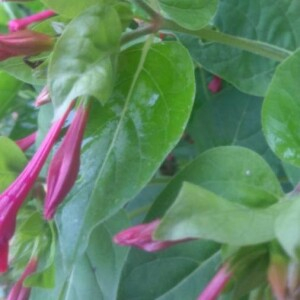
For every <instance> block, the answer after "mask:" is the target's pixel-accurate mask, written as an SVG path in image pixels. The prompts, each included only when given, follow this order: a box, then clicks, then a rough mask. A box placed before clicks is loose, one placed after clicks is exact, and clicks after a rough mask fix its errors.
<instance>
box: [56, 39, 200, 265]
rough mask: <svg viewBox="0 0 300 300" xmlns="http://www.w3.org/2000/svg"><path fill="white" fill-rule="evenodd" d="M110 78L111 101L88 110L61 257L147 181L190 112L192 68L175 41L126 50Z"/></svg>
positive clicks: (64, 213) (62, 226) (67, 208)
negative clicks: (113, 82)
mask: <svg viewBox="0 0 300 300" xmlns="http://www.w3.org/2000/svg"><path fill="white" fill-rule="evenodd" d="M117 74H118V76H119V78H118V80H117V82H116V86H115V90H114V93H113V95H112V98H111V99H110V101H108V102H107V103H106V105H105V106H104V107H102V106H98V105H96V103H95V105H94V107H93V108H92V109H91V115H90V123H89V124H88V127H87V135H86V139H85V141H84V147H83V153H82V164H81V171H80V177H79V180H78V182H77V184H76V185H75V187H74V189H73V190H72V191H71V193H70V195H69V197H68V199H69V201H68V203H67V204H66V205H65V206H64V207H63V209H62V211H61V215H60V218H59V220H58V221H59V227H60V231H61V234H60V238H61V247H62V252H63V254H64V255H65V256H66V257H65V258H66V260H70V259H71V260H72V256H73V255H74V252H76V251H77V250H78V249H77V248H78V247H79V246H80V247H81V248H85V245H86V242H87V239H88V236H89V233H90V231H91V229H92V228H93V227H94V226H95V225H96V224H98V223H99V222H101V221H103V220H104V219H106V218H107V217H109V216H110V215H112V214H113V213H115V212H116V211H117V210H118V209H119V208H120V207H122V206H123V205H124V204H125V203H126V202H128V201H129V200H130V199H132V198H133V197H134V196H135V195H136V194H137V193H138V192H139V191H140V190H141V189H142V188H143V187H144V186H145V184H146V183H147V182H148V181H149V180H150V179H151V177H152V175H153V174H154V172H155V171H156V170H157V168H158V167H159V165H160V163H161V161H162V160H163V159H164V157H165V156H166V155H167V154H168V152H169V151H170V150H171V149H172V148H173V147H174V146H175V145H176V143H177V142H178V140H179V139H180V137H181V135H182V132H183V130H184V128H185V125H186V123H187V121H188V118H189V115H190V112H191V109H192V105H193V98H194V88H195V86H194V72H193V64H192V61H191V59H190V57H189V55H188V53H187V51H186V50H185V48H184V47H183V46H181V45H180V44H179V43H177V42H170V43H160V44H151V43H146V44H145V45H144V46H141V45H138V46H135V47H133V48H130V49H128V50H126V51H125V52H124V53H122V54H121V56H120V61H119V70H118V72H117Z"/></svg>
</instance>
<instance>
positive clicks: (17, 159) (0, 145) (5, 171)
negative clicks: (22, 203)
mask: <svg viewBox="0 0 300 300" xmlns="http://www.w3.org/2000/svg"><path fill="white" fill-rule="evenodd" d="M26 162H27V159H26V156H25V155H24V153H23V152H22V150H21V149H20V148H19V147H18V146H17V145H16V144H15V143H14V142H13V141H11V140H10V139H8V138H7V137H4V136H1V137H0V191H3V190H4V189H5V188H6V187H7V186H8V185H9V184H10V183H11V182H12V181H13V180H14V179H15V178H16V177H17V175H18V174H19V173H20V171H21V170H22V169H23V167H24V166H25V164H26Z"/></svg>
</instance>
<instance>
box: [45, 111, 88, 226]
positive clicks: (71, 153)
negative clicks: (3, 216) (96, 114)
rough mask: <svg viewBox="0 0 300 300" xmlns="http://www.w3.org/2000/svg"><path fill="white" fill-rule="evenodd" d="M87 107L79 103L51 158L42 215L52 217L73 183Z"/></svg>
mask: <svg viewBox="0 0 300 300" xmlns="http://www.w3.org/2000/svg"><path fill="white" fill-rule="evenodd" d="M87 118H88V109H87V108H86V107H84V106H83V105H80V106H79V107H78V109H77V110H76V114H75V117H74V119H73V120H72V123H71V125H70V127H69V128H68V131H67V133H66V135H65V136H64V139H63V141H62V143H61V145H60V146H59V148H58V150H57V152H56V153H55V155H54V156H53V158H52V161H51V163H50V166H49V169H48V175H47V193H46V200H45V205H44V217H45V219H47V220H50V219H52V218H53V216H54V214H55V212H56V209H57V207H58V205H59V204H60V203H61V202H62V201H63V200H64V198H65V197H66V195H67V194H68V193H69V191H70V190H71V188H72V186H73V185H74V183H75V181H76V178H77V175H78V172H79V166H80V148H81V141H82V138H83V134H84V129H85V126H86V123H87Z"/></svg>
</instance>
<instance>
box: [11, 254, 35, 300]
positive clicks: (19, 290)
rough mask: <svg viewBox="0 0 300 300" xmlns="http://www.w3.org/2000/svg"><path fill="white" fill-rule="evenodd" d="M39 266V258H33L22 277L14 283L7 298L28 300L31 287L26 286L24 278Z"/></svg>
mask: <svg viewBox="0 0 300 300" xmlns="http://www.w3.org/2000/svg"><path fill="white" fill-rule="evenodd" d="M36 268H37V259H35V258H33V259H31V260H30V262H29V263H28V265H27V267H26V268H25V270H24V272H23V274H22V275H21V277H20V279H19V280H18V281H17V282H16V283H15V284H14V286H13V287H12V289H11V290H10V292H9V295H8V297H7V300H28V299H29V296H30V288H28V287H24V286H23V283H24V280H25V279H26V278H27V277H28V276H29V275H31V274H32V273H34V272H35V270H36Z"/></svg>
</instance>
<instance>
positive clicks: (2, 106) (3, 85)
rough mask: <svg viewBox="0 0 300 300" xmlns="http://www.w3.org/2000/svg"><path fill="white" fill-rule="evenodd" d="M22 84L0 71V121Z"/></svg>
mask: <svg viewBox="0 0 300 300" xmlns="http://www.w3.org/2000/svg"><path fill="white" fill-rule="evenodd" d="M21 85H22V83H21V82H20V81H19V80H17V79H15V78H14V77H12V76H10V75H8V74H7V73H6V72H3V71H0V90H1V93H0V119H1V118H2V117H3V116H4V115H5V113H6V111H7V109H8V108H9V107H10V105H11V102H12V101H14V100H15V98H16V96H17V94H18V92H19V89H20V87H21Z"/></svg>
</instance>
